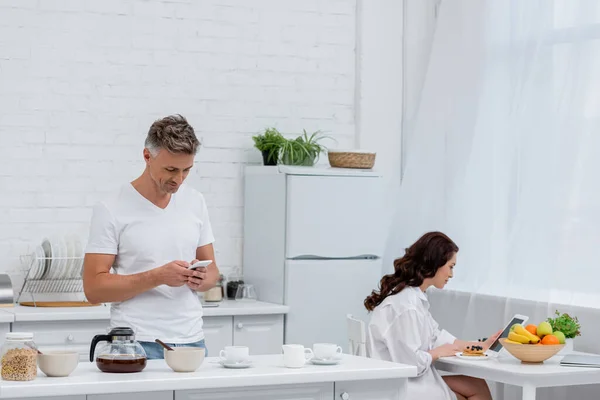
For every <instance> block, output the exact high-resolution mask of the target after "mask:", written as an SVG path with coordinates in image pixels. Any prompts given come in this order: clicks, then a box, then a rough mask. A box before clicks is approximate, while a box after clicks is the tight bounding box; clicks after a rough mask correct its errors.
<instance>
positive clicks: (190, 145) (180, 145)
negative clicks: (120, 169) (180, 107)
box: [145, 114, 200, 156]
mask: <svg viewBox="0 0 600 400" xmlns="http://www.w3.org/2000/svg"><path fill="white" fill-rule="evenodd" d="M145 146H146V148H147V149H148V150H149V151H150V153H152V155H153V156H156V155H157V154H158V151H159V150H160V149H165V150H168V151H169V152H170V153H179V154H181V153H183V154H194V155H195V154H196V153H197V152H198V148H199V147H200V141H199V140H198V138H196V134H195V133H194V128H192V126H191V125H190V124H188V122H187V120H186V119H185V118H184V117H183V116H181V115H179V114H176V115H169V116H168V117H165V118H163V119H159V120H157V121H154V123H153V124H152V126H150V130H149V131H148V136H147V137H146V143H145Z"/></svg>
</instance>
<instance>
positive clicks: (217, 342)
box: [204, 317, 233, 357]
mask: <svg viewBox="0 0 600 400" xmlns="http://www.w3.org/2000/svg"><path fill="white" fill-rule="evenodd" d="M204 342H205V343H206V350H207V352H208V356H209V357H218V356H219V352H220V351H221V350H222V349H223V348H224V347H225V346H231V345H232V344H233V318H232V317H204Z"/></svg>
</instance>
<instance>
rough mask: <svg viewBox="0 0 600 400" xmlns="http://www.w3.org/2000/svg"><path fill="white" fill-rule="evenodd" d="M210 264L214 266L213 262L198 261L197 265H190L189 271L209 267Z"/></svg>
mask: <svg viewBox="0 0 600 400" xmlns="http://www.w3.org/2000/svg"><path fill="white" fill-rule="evenodd" d="M210 264H212V260H203V261H198V262H197V263H194V265H190V267H189V269H196V268H201V267H208V266H209V265H210Z"/></svg>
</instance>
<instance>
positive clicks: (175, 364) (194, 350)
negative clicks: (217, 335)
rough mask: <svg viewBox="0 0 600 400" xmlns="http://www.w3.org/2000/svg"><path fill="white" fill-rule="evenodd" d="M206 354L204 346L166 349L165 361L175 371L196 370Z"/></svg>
mask: <svg viewBox="0 0 600 400" xmlns="http://www.w3.org/2000/svg"><path fill="white" fill-rule="evenodd" d="M205 354H206V350H204V348H202V347H174V348H173V350H167V349H164V355H165V361H166V362H167V365H168V366H169V367H171V369H172V370H173V371H175V372H194V371H195V370H197V369H198V368H199V367H200V365H202V362H203V361H204V356H205Z"/></svg>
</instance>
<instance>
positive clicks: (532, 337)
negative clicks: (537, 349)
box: [515, 325, 540, 344]
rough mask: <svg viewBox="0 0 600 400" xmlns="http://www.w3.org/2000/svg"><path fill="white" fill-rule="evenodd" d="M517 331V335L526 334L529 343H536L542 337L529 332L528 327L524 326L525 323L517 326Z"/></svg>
mask: <svg viewBox="0 0 600 400" xmlns="http://www.w3.org/2000/svg"><path fill="white" fill-rule="evenodd" d="M515 333H516V334H517V335H521V336H525V337H526V338H528V339H529V343H533V344H536V343H538V342H539V341H540V338H539V337H537V336H536V335H534V334H532V333H531V332H529V331H528V330H527V329H525V328H523V325H519V326H516V327H515Z"/></svg>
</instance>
